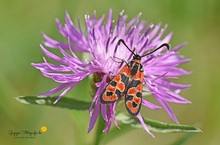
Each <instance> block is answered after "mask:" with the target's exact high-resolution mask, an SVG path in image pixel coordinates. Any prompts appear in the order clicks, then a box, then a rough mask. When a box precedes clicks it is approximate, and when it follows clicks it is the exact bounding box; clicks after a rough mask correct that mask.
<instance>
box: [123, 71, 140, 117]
mask: <svg viewBox="0 0 220 145" xmlns="http://www.w3.org/2000/svg"><path fill="white" fill-rule="evenodd" d="M143 79H144V73H143V72H141V71H138V72H137V73H136V74H135V75H133V76H131V81H130V82H129V84H128V87H127V92H126V97H125V106H126V109H127V111H128V113H129V114H131V115H132V116H136V115H137V114H138V113H139V112H140V109H141V103H142V88H143Z"/></svg>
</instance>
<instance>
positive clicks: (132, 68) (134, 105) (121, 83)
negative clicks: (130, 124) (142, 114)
mask: <svg viewBox="0 0 220 145" xmlns="http://www.w3.org/2000/svg"><path fill="white" fill-rule="evenodd" d="M120 43H123V44H124V45H125V47H126V48H127V49H128V50H129V51H130V52H131V53H132V54H133V59H132V60H131V61H130V62H126V61H124V62H125V63H126V64H125V65H124V66H123V67H122V69H121V70H120V72H119V73H118V74H117V75H116V76H115V77H114V78H113V79H112V80H111V81H110V82H109V84H108V85H107V86H106V88H105V89H104V90H103V92H102V94H101V96H100V101H101V103H103V104H109V103H113V102H115V101H117V100H118V99H120V98H124V99H125V106H126V109H127V111H128V113H129V114H130V115H132V116H136V115H138V113H139V111H140V109H141V103H142V87H143V80H144V72H143V71H144V69H143V66H142V63H141V58H142V57H144V56H147V55H149V54H152V53H154V52H155V51H157V50H159V49H161V48H162V47H166V48H167V49H168V50H169V48H170V45H169V44H167V43H163V44H162V45H160V46H159V47H157V48H156V49H154V50H153V51H151V52H149V53H146V54H144V55H142V56H140V55H138V54H135V53H134V51H132V50H131V49H130V48H129V47H128V46H127V44H126V43H125V42H124V40H123V39H120V40H119V41H118V43H117V46H116V47H118V46H119V45H120Z"/></svg>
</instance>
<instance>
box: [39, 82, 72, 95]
mask: <svg viewBox="0 0 220 145" xmlns="http://www.w3.org/2000/svg"><path fill="white" fill-rule="evenodd" d="M70 84H71V83H66V84H61V85H59V86H57V87H55V88H53V89H51V90H50V91H49V92H47V93H44V94H40V95H39V96H40V97H47V96H50V95H52V94H55V93H57V92H59V91H61V90H63V89H64V88H65V87H67V86H69V85H70Z"/></svg>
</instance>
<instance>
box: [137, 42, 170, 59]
mask: <svg viewBox="0 0 220 145" xmlns="http://www.w3.org/2000/svg"><path fill="white" fill-rule="evenodd" d="M164 46H165V47H166V48H167V50H169V49H170V45H169V44H168V43H163V44H162V45H160V46H159V47H157V48H156V49H154V50H153V51H151V52H149V53H147V54H144V55H142V56H141V57H144V56H147V55H149V54H152V53H154V52H155V51H157V50H159V49H161V48H162V47H164Z"/></svg>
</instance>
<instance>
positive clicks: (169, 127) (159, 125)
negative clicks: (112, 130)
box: [116, 113, 202, 133]
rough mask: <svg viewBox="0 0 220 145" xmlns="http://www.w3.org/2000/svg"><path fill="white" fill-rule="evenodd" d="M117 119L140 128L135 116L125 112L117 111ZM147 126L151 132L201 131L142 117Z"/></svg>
mask: <svg viewBox="0 0 220 145" xmlns="http://www.w3.org/2000/svg"><path fill="white" fill-rule="evenodd" d="M116 119H117V120H120V121H121V122H122V123H124V124H128V125H131V126H133V127H136V128H142V126H141V124H140V123H139V120H138V119H137V118H136V117H132V116H130V115H128V114H126V113H119V114H117V116H116ZM143 120H144V122H145V123H146V124H147V127H148V129H149V130H150V131H152V132H158V133H171V132H202V131H201V130H200V129H199V128H196V127H192V126H188V125H182V124H167V123H164V122H159V121H156V120H152V119H148V118H143Z"/></svg>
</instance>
